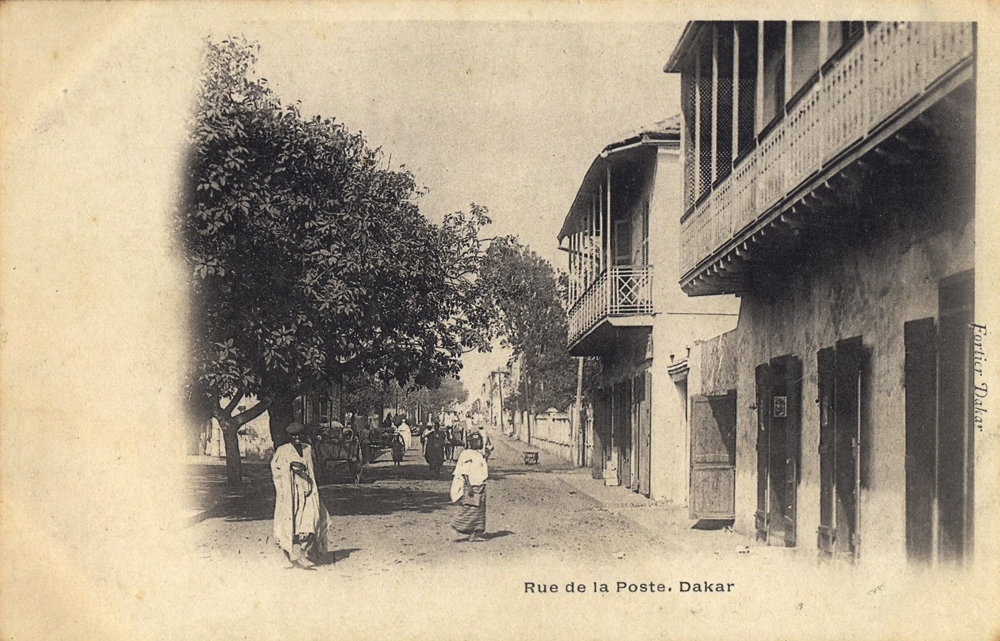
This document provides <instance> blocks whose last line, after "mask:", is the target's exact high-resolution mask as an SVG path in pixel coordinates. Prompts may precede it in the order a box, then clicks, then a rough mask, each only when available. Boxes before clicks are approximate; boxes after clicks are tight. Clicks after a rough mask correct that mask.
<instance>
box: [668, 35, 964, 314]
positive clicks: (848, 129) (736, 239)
mask: <svg viewBox="0 0 1000 641" xmlns="http://www.w3.org/2000/svg"><path fill="white" fill-rule="evenodd" d="M973 49H974V35H973V26H972V25H971V24H970V23H902V22H879V23H871V24H870V26H868V28H867V29H866V31H865V33H864V35H863V37H861V38H860V39H858V40H857V41H855V42H854V43H853V44H851V45H850V46H848V47H846V48H845V49H844V50H843V51H841V52H840V53H839V54H838V55H837V56H835V57H834V58H833V59H831V61H829V62H828V63H827V64H826V65H824V68H823V69H822V70H821V72H820V73H819V74H817V76H816V77H815V78H814V80H813V81H812V84H811V85H810V86H807V87H805V88H804V89H803V90H802V91H800V92H798V94H797V95H796V97H795V98H794V99H793V101H792V102H791V103H789V104H788V105H787V107H786V112H785V115H784V117H783V118H782V119H781V120H780V121H779V122H778V123H777V124H776V125H775V126H773V127H771V128H770V129H769V130H767V131H766V132H765V133H764V134H763V135H762V136H761V138H760V139H759V140H758V141H757V144H756V145H755V146H754V147H753V148H752V150H750V151H749V152H748V153H746V154H744V155H743V156H742V157H741V158H739V159H738V161H737V162H736V164H735V165H734V167H733V169H732V171H731V173H729V175H728V177H726V178H725V179H723V180H722V181H720V182H718V183H717V184H716V185H715V186H714V188H713V189H712V190H711V192H710V193H709V194H708V195H707V196H706V197H704V198H702V199H700V200H699V202H698V203H697V204H696V206H695V207H693V208H692V209H691V210H689V211H688V212H687V213H686V214H685V216H684V217H683V218H682V220H681V274H682V277H681V287H682V289H683V290H684V291H685V292H686V293H688V294H689V295H705V294H719V293H739V292H742V291H746V289H747V287H748V283H749V279H748V272H749V270H748V269H747V265H748V264H750V263H753V262H760V261H761V258H762V256H763V257H764V258H765V259H766V257H767V254H768V253H769V252H771V253H775V252H776V253H779V254H780V253H781V252H783V251H785V252H787V251H788V243H794V242H796V240H795V238H796V237H797V236H798V234H799V230H800V229H801V228H819V229H828V228H830V227H835V226H837V225H848V224H851V222H852V221H850V220H848V219H846V218H845V219H843V220H838V218H837V216H838V211H839V208H838V207H837V206H836V205H837V203H836V199H837V183H838V181H840V180H841V179H842V178H843V177H844V176H845V175H848V174H850V172H851V170H852V167H851V166H852V165H857V164H863V163H859V160H860V159H862V157H864V156H865V155H866V154H873V153H875V152H880V153H885V150H884V149H881V148H880V147H881V146H884V145H886V144H887V143H888V144H893V142H894V141H893V140H892V139H893V138H894V137H897V136H899V132H900V130H901V129H902V128H903V127H904V126H906V125H907V124H908V123H910V122H911V121H913V120H914V119H916V118H917V117H918V116H920V115H921V114H922V113H923V112H925V111H926V110H927V109H929V108H930V107H932V106H934V105H935V104H936V103H937V102H938V101H939V99H941V98H944V97H945V96H947V95H948V94H949V93H950V92H952V91H953V90H954V89H956V88H957V87H959V86H960V85H962V84H963V83H965V82H966V81H968V80H969V79H970V78H972V61H973ZM896 153H897V154H899V153H900V152H898V151H897V152H896ZM906 154H907V150H903V151H902V156H904V159H905V156H906ZM855 168H856V167H855ZM816 203H820V204H821V205H823V204H825V205H826V206H819V207H816V206H814V205H815V204H816ZM780 227H783V228H785V229H788V228H789V227H790V228H793V231H794V234H783V233H781V232H780V231H778V232H777V233H776V231H775V230H776V229H779V228H780ZM776 239H777V240H776Z"/></svg>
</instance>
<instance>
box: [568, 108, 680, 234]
mask: <svg viewBox="0 0 1000 641" xmlns="http://www.w3.org/2000/svg"><path fill="white" fill-rule="evenodd" d="M680 122H681V119H680V115H676V116H673V117H671V118H667V119H666V120H660V121H658V122H655V123H653V124H652V125H649V126H646V127H640V128H639V129H636V130H634V131H631V132H629V133H627V134H625V135H624V136H623V137H622V138H621V139H620V140H617V141H615V142H613V143H611V144H609V145H607V146H606V147H604V149H603V150H602V151H601V153H599V154H598V155H597V157H596V158H594V162H592V163H591V164H590V168H589V169H588V170H587V173H586V174H584V177H583V182H581V183H580V188H579V189H578V190H577V192H576V197H575V198H574V199H573V204H572V205H571V206H570V208H569V212H567V213H566V218H565V219H564V220H563V224H562V228H561V229H560V230H559V236H558V239H559V241H560V242H562V239H563V238H565V237H566V236H569V235H570V234H572V233H573V232H574V231H575V227H576V223H577V221H578V220H580V219H582V218H583V216H584V215H585V214H586V213H587V212H589V211H590V202H589V199H588V196H589V195H590V194H592V193H593V192H594V191H595V186H596V185H598V184H599V183H600V180H601V178H602V176H603V175H604V171H605V169H606V168H607V166H608V165H610V164H611V163H612V162H614V161H615V160H619V159H622V160H624V159H628V158H632V157H635V156H637V155H638V154H639V153H640V151H639V150H641V149H643V148H649V147H671V146H676V147H679V146H680V140H681V124H680Z"/></svg>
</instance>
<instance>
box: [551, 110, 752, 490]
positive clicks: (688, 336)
mask: <svg viewBox="0 0 1000 641" xmlns="http://www.w3.org/2000/svg"><path fill="white" fill-rule="evenodd" d="M681 198H682V192H681V162H680V119H679V118H674V119H670V120H666V121H662V122H659V123H656V124H655V125H653V126H651V127H648V128H644V129H641V130H639V131H637V132H635V133H634V134H630V135H627V136H625V137H624V138H623V139H622V140H619V141H616V142H614V143H612V144H610V145H608V146H607V147H605V148H604V150H603V151H602V152H601V153H600V154H599V155H598V156H597V158H595V159H594V161H593V163H592V164H591V166H590V168H589V170H588V171H587V173H586V175H585V176H584V178H583V182H582V183H581V185H580V188H579V190H578V192H577V195H576V198H575V199H574V201H573V203H572V206H571V207H570V210H569V212H568V213H567V215H566V218H565V220H564V223H563V226H562V229H561V231H560V233H559V241H560V248H561V249H563V250H564V251H566V252H567V253H568V255H569V276H570V277H569V311H568V322H569V338H568V341H569V351H570V354H572V355H573V356H587V357H596V358H599V359H600V362H601V374H600V380H599V382H598V387H599V390H598V392H597V393H596V394H595V395H594V397H593V420H592V431H591V439H590V441H589V442H588V443H586V447H587V448H589V449H590V452H591V467H592V470H593V473H594V476H595V477H596V478H603V479H604V480H605V482H606V483H608V484H615V485H619V484H620V485H624V486H626V487H629V488H631V489H632V490H634V491H636V492H640V493H642V494H645V495H647V496H652V497H655V498H660V499H667V500H671V501H675V502H678V503H680V504H685V503H686V502H687V500H688V493H689V486H688V482H689V477H690V452H689V446H690V443H689V442H688V436H687V427H686V419H687V410H688V392H687V374H688V371H689V368H688V367H687V358H688V348H689V346H691V345H692V344H694V342H695V341H696V340H698V339H704V338H708V337H711V336H714V335H717V334H719V333H721V332H724V331H727V330H729V329H732V328H733V327H735V324H736V316H737V310H738V305H739V302H738V301H737V300H736V299H735V298H734V297H728V299H725V300H724V299H723V298H722V297H715V298H710V299H701V300H695V299H691V298H689V297H687V296H686V295H685V294H684V292H682V291H681V289H680V287H679V286H678V285H677V282H676V278H675V277H674V274H675V273H676V272H677V270H678V266H677V257H678V254H679V245H678V242H679V239H678V235H679V225H678V222H677V221H678V220H679V218H680V214H681V211H682V207H681Z"/></svg>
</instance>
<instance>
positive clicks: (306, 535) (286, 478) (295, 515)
mask: <svg viewBox="0 0 1000 641" xmlns="http://www.w3.org/2000/svg"><path fill="white" fill-rule="evenodd" d="M304 429H305V428H304V427H303V425H302V424H301V423H292V424H291V425H289V426H288V427H287V428H286V429H285V432H286V433H287V434H288V437H289V439H290V442H288V443H285V444H284V445H282V446H280V447H279V448H278V449H277V450H275V451H274V456H272V457H271V478H272V479H273V480H274V492H275V498H274V540H275V541H276V542H277V544H278V546H279V547H280V548H281V549H282V550H283V551H284V553H285V558H286V559H287V560H288V561H289V562H291V564H292V565H293V566H295V567H298V568H304V569H305V568H309V567H311V566H312V565H314V564H315V563H317V562H319V561H321V560H322V559H323V558H324V557H325V556H326V550H327V524H328V517H327V513H326V508H325V507H324V506H323V502H322V501H321V500H320V498H319V486H318V485H317V484H316V471H315V469H314V468H313V457H312V448H311V447H310V446H309V445H308V444H307V443H304V442H302V431H303V430H304Z"/></svg>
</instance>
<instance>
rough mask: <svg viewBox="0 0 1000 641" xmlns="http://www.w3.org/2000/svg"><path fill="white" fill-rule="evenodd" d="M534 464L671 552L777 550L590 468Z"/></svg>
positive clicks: (500, 438) (551, 461) (546, 458)
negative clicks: (599, 475) (600, 476)
mask: <svg viewBox="0 0 1000 641" xmlns="http://www.w3.org/2000/svg"><path fill="white" fill-rule="evenodd" d="M493 434H494V437H493V439H494V441H495V442H498V443H501V444H503V445H504V446H506V447H509V448H511V449H512V450H514V451H515V452H514V455H516V456H517V457H518V458H520V452H521V451H523V450H535V449H537V448H533V447H529V446H528V445H527V444H526V443H524V442H523V441H518V440H516V439H512V438H510V437H508V436H506V435H504V434H502V433H500V432H499V431H496V430H495V431H493ZM538 461H539V464H538V465H537V466H531V467H530V468H526V469H532V470H533V471H538V472H549V473H551V474H552V476H554V477H555V478H558V479H559V480H560V481H562V482H563V483H565V484H566V485H568V486H570V487H571V488H572V489H573V491H575V492H578V493H580V494H583V495H585V496H587V497H589V498H590V499H592V500H593V501H594V502H595V503H596V504H597V506H598V509H601V510H604V511H607V512H610V513H612V514H614V515H615V516H617V517H619V518H621V519H625V520H627V521H629V522H631V523H633V524H634V525H637V526H638V527H639V528H641V529H642V530H644V531H646V533H648V534H649V535H650V536H652V537H653V539H654V540H656V541H657V542H658V543H660V544H661V545H663V546H664V548H665V549H669V550H670V553H671V554H677V555H684V556H695V555H712V556H715V555H735V554H738V555H740V556H741V557H742V556H748V555H751V554H752V555H754V556H758V557H759V556H775V555H782V551H783V549H782V548H775V547H771V548H769V547H768V546H766V545H763V544H761V543H760V542H757V541H755V540H754V539H752V538H751V537H748V536H744V535H742V534H738V533H736V532H733V531H732V529H731V528H729V527H728V526H727V524H726V523H725V522H719V521H714V522H703V521H698V520H696V519H691V518H690V516H689V513H688V508H687V507H686V506H681V505H677V504H675V503H671V502H669V501H657V500H654V499H651V498H648V497H646V496H643V495H642V494H639V493H637V492H633V491H632V490H630V489H628V488H626V487H622V486H606V485H605V484H604V481H603V480H600V479H594V478H592V477H591V471H590V468H576V467H573V466H572V465H571V464H570V462H569V461H565V460H563V459H561V458H559V457H557V456H555V455H554V454H550V453H548V452H545V451H544V450H543V451H540V452H539V457H538Z"/></svg>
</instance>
